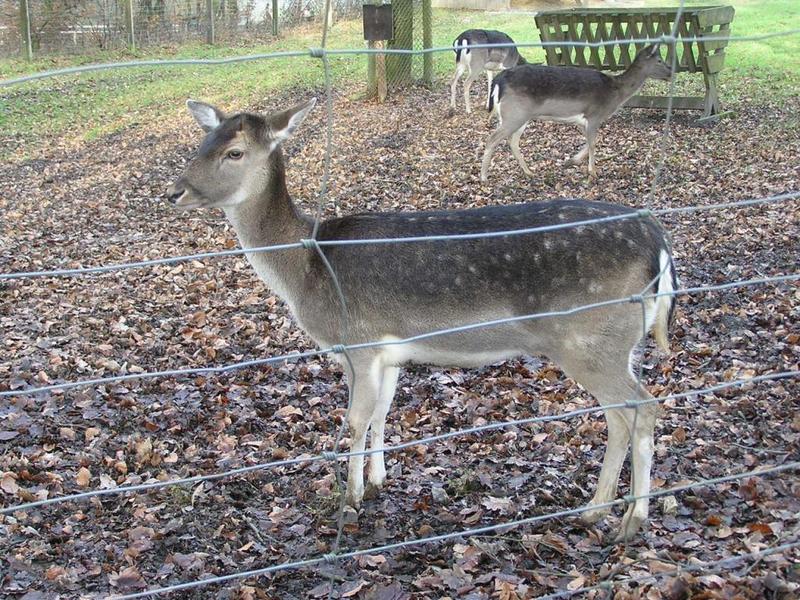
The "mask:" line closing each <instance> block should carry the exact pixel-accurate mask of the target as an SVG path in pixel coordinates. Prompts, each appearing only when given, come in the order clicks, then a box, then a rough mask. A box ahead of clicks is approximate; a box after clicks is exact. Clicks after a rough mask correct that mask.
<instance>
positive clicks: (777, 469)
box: [0, 2, 800, 598]
mask: <svg viewBox="0 0 800 600" xmlns="http://www.w3.org/2000/svg"><path fill="white" fill-rule="evenodd" d="M406 6H407V7H408V8H406V9H405V10H407V11H408V13H407V14H410V15H413V14H414V12H413V11H414V10H416V8H415V7H417V3H416V2H408V3H407V5H406ZM419 7H421V3H419ZM293 10H296V9H293ZM187 14H188V13H187ZM198 14H199V13H198ZM411 18H413V16H412V17H411ZM191 22H192V21H191V19H189V18H187V19H186V20H185V21H184V25H182V26H181V27H183V29H180V28H179V29H180V31H181V33H180V35H187V36H188V35H190V29H191V27H190V23H191ZM198 22H199V21H198ZM237 27H238V25H237ZM145 29H146V27H145ZM42 31H44V30H42ZM109 31H110V29H109ZM152 31H153V36H154V37H153V39H157V36H159V35H163V36H167V35H178V30H176V29H174V28H173V27H172V26H170V27H169V28H167V29H161V25H159V26H155V25H153V29H152ZM198 31H199V29H198ZM159 32H161V33H159ZM100 33H101V31H100V30H98V31H95V34H100ZM87 35H88V34H87ZM42 39H43V40H44V39H45V38H44V37H43V38H42ZM643 41H644V40H643ZM663 41H664V43H667V44H669V43H674V42H675V40H674V38H672V39H670V37H669V36H665V37H664V39H663ZM75 43H77V42H75ZM402 43H403V44H407V45H408V47H406V46H401V47H395V48H390V49H388V50H387V55H389V56H392V57H393V58H395V59H396V60H397V62H396V67H395V68H396V69H397V72H398V73H405V74H408V73H414V72H417V73H418V72H423V73H424V69H425V66H424V58H425V57H427V56H430V55H431V53H432V52H434V51H436V52H440V53H449V52H451V49H450V48H439V49H435V50H431V51H427V50H424V49H421V48H420V46H419V45H418V44H419V43H423V44H424V43H425V42H424V41H423V42H420V41H419V39H418V38H416V34H415V37H414V39H412V40H404V41H402ZM561 43H562V44H563V42H561ZM581 45H585V44H581ZM45 47H46V46H45ZM364 53H365V51H364V50H363V49H353V50H336V49H332V50H326V49H313V50H310V51H308V52H294V53H293V52H283V53H276V54H271V55H262V56H258V57H237V58H232V59H223V60H226V61H227V60H230V61H238V60H254V59H256V58H257V59H267V58H276V57H280V58H288V57H292V56H311V57H314V58H318V59H320V60H321V63H322V68H323V70H324V79H325V82H326V92H327V101H328V102H327V105H326V113H327V125H328V129H327V132H326V135H327V137H328V143H327V145H326V152H325V159H326V165H325V168H324V174H323V178H322V182H321V193H320V195H319V203H320V206H322V203H323V202H324V201H325V196H326V189H327V186H328V183H329V181H328V180H329V176H330V165H329V161H330V158H331V153H332V151H333V150H332V145H331V143H330V136H331V129H330V128H331V126H332V123H333V120H334V110H333V106H334V105H333V102H332V98H331V85H330V72H329V59H330V57H332V56H336V55H342V54H364ZM373 54H374V52H373ZM414 61H418V62H414ZM219 62H220V61H203V60H188V61H184V63H183V64H219ZM143 64H146V65H148V66H152V65H158V64H175V61H161V62H159V61H151V62H148V63H130V64H128V65H118V66H119V67H123V66H128V67H130V66H136V65H143ZM94 68H109V66H108V65H105V66H97V67H95V66H88V67H81V68H76V69H66V70H62V71H59V72H56V73H51V74H41V73H40V74H34V75H32V76H24V77H20V78H17V79H14V80H7V81H5V82H1V83H0V85H3V86H8V85H19V84H22V83H25V82H27V81H31V80H35V79H39V78H43V77H47V76H52V75H60V74H67V73H79V72H81V71H86V70H91V69H94ZM403 77H405V75H403ZM668 127H669V119H667V122H666V125H665V132H666V130H667V128H668ZM665 153H666V148H665V146H664V145H663V144H662V148H661V164H663V160H664V156H665ZM658 173H659V169H657V170H656V176H655V178H654V181H653V188H655V187H656V186H657V184H658ZM799 198H800V192H791V193H786V194H781V195H776V196H770V197H762V198H755V199H752V200H745V201H736V202H730V203H725V204H717V205H707V204H706V205H703V204H697V205H693V206H688V207H675V208H669V209H660V210H650V209H647V208H645V209H642V210H639V211H634V212H631V213H629V214H625V215H623V216H620V217H613V218H599V219H592V220H589V221H580V222H570V223H561V224H558V225H553V226H548V227H538V228H528V229H520V230H509V231H488V232H485V233H478V234H464V235H424V236H415V237H403V238H374V239H358V240H317V239H316V236H315V235H313V234H312V236H311V237H310V238H308V239H298V240H297V241H296V242H294V243H291V244H282V245H275V246H268V247H259V248H248V249H247V250H246V251H245V250H224V251H220V252H207V253H202V254H194V255H190V256H189V255H187V256H173V257H164V258H159V259H155V260H146V261H137V262H132V263H124V264H109V265H103V266H98V267H86V268H68V269H49V270H47V269H45V270H36V271H26V272H10V273H0V281H12V280H23V285H24V280H27V279H31V278H41V277H75V276H89V275H96V274H102V273H109V272H117V271H120V270H124V269H133V268H136V269H146V268H149V267H153V266H157V265H165V264H177V263H180V262H186V261H195V260H206V259H210V258H224V257H229V256H236V255H241V254H244V253H245V252H247V253H253V252H285V251H288V250H298V249H305V250H306V251H308V252H315V253H318V254H319V255H320V256H321V257H322V258H323V259H324V258H325V250H326V248H329V247H330V246H335V245H354V246H361V245H368V244H421V243H430V242H442V243H448V242H453V241H456V240H469V239H491V238H499V237H506V236H532V235H541V234H543V233H546V232H550V231H555V230H563V229H571V228H577V227H585V226H589V225H600V224H606V223H612V222H614V221H620V220H625V219H642V218H648V217H650V216H652V215H667V214H678V213H696V212H701V211H723V210H734V209H745V208H748V207H754V206H761V205H768V204H771V205H775V204H781V205H794V203H796V202H797V200H798V199H799ZM319 218H320V217H319V214H318V215H317V221H316V223H317V224H318V223H319ZM316 231H317V227H316V226H315V228H314V232H315V233H316ZM329 274H330V275H331V277H332V279H333V280H334V282H336V273H335V272H334V271H333V270H332V269H329ZM799 278H800V273H785V274H783V275H774V276H770V277H763V278H759V279H751V280H738V281H737V280H732V281H726V282H724V283H720V284H717V285H708V286H698V287H685V288H678V289H675V290H672V291H669V292H658V291H655V292H654V291H652V290H650V289H648V288H645V289H643V290H642V291H641V293H640V294H637V295H634V296H626V297H620V298H613V299H609V300H607V301H604V302H601V303H590V304H580V305H576V306H573V307H571V308H569V309H565V310H560V311H553V312H547V313H536V314H528V315H515V316H513V317H505V318H501V319H496V320H492V321H486V322H476V323H465V324H464V325H462V326H459V327H454V328H448V329H443V330H439V331H426V332H420V333H419V335H417V336H414V337H412V338H407V339H400V340H394V341H391V342H387V341H386V340H373V341H369V342H364V343H358V344H352V343H348V342H349V340H348V336H347V335H346V332H344V333H343V336H342V339H341V343H340V344H337V345H334V346H331V347H329V348H322V349H320V350H315V351H309V352H304V353H295V354H287V355H281V356H273V357H268V358H265V359H251V360H247V361H242V362H239V363H235V364H225V365H220V366H215V367H208V368H201V369H182V370H165V371H151V372H142V373H133V374H130V375H125V376H108V377H101V378H96V379H91V380H75V381H67V382H62V383H55V384H51V385H44V386H23V387H18V388H16V389H6V390H2V391H0V398H8V397H17V396H31V395H34V394H45V393H52V392H56V391H63V390H68V389H73V388H79V387H89V388H98V387H100V386H106V385H108V384H111V383H114V382H119V381H126V380H132V379H148V378H163V377H185V376H188V375H196V374H208V373H219V372H225V371H230V370H234V369H239V368H243V367H247V366H257V365H263V364H270V363H279V362H282V361H286V360H299V359H303V358H307V357H310V356H313V355H318V354H331V353H332V354H339V355H343V356H344V357H345V358H346V359H347V360H349V358H348V354H349V353H352V352H355V351H358V350H361V349H365V348H371V347H380V346H386V345H389V344H395V345H403V344H410V343H413V342H416V341H419V340H422V339H426V338H430V337H436V336H444V335H452V334H455V333H459V332H463V331H466V330H472V329H477V328H490V327H496V326H499V325H503V324H508V323H511V322H515V321H521V320H534V319H550V318H556V317H559V316H564V315H567V314H573V313H575V312H581V311H591V310H595V309H598V308H602V307H604V306H608V305H609V304H622V303H633V304H642V305H643V303H644V301H646V300H652V299H655V298H658V297H661V296H665V295H666V296H670V297H677V296H684V295H692V294H706V293H713V292H717V291H720V290H723V289H730V288H739V287H749V286H765V285H774V286H795V287H796V281H797V279H799ZM337 287H338V282H337ZM648 287H649V286H648ZM339 293H340V295H341V296H342V303H343V304H344V303H345V302H346V298H344V294H342V291H341V288H339ZM643 329H644V331H645V333H646V331H647V326H646V324H645V323H643ZM799 376H800V371H780V372H771V373H764V374H761V375H758V376H755V377H750V378H746V379H737V380H733V381H728V382H724V383H720V384H718V385H715V386H705V387H701V388H699V389H693V390H690V391H687V392H680V393H676V394H670V395H666V396H663V397H660V398H655V399H653V400H651V401H641V400H636V399H631V398H620V399H619V400H620V402H619V404H617V405H613V406H605V407H602V408H601V407H597V408H591V409H581V410H577V411H571V412H568V413H562V414H558V415H552V416H543V417H537V418H533V419H525V420H519V419H517V420H513V419H511V420H508V421H504V422H501V423H490V424H487V425H482V426H479V427H473V428H470V429H466V430H459V431H451V432H447V433H443V434H441V435H437V436H429V437H426V438H420V439H416V440H413V441H409V442H406V443H403V444H397V445H394V446H386V447H383V448H378V449H370V450H365V451H360V452H355V453H354V452H340V451H339V447H338V441H340V440H341V434H342V431H343V428H344V426H345V423H346V419H343V421H342V428H341V429H340V430H339V435H338V437H337V443H336V444H334V446H333V448H332V449H331V450H330V451H326V452H323V453H321V454H319V455H316V456H302V457H293V458H287V459H284V460H278V461H272V462H269V463H262V464H258V465H252V466H247V467H244V468H238V469H229V470H221V471H219V472H216V473H213V474H207V475H200V476H196V477H186V478H181V479H174V480H169V481H148V482H144V483H142V484H140V485H132V486H120V487H116V488H113V489H103V490H93V491H90V492H86V493H80V494H71V495H66V496H61V497H54V498H42V499H38V500H34V501H31V502H26V503H24V504H17V505H10V506H6V507H3V508H2V509H0V514H3V515H14V514H15V513H17V512H19V511H26V510H30V509H33V508H37V507H43V506H47V505H53V504H61V503H66V502H77V501H81V500H85V499H88V498H93V497H96V496H101V495H103V496H104V495H112V494H124V493H135V492H143V491H148V490H152V489H157V488H163V487H170V486H177V485H185V484H191V483H197V482H201V481H208V480H213V479H217V478H223V477H231V476H235V475H241V474H243V473H247V472H251V471H261V470H268V469H273V468H278V467H284V466H289V465H308V464H310V463H313V462H319V461H331V462H332V463H333V465H334V468H335V469H337V477H339V473H338V469H339V463H340V461H341V460H343V459H348V458H351V457H352V456H354V455H371V454H375V453H378V452H381V453H382V452H396V451H399V450H403V449H405V448H409V447H412V446H415V445H419V444H433V443H436V442H439V441H441V440H443V439H447V438H449V437H455V436H463V435H469V434H479V433H482V432H485V431H490V430H493V429H500V428H506V427H512V426H522V425H528V424H532V423H540V422H545V421H548V420H554V419H559V420H563V419H570V418H574V417H577V416H579V415H582V414H587V413H592V412H600V411H603V410H611V409H615V408H616V409H626V410H633V411H635V413H636V414H637V415H638V411H639V409H640V408H641V407H642V406H644V405H646V404H649V403H656V402H665V401H667V400H675V399H678V398H682V397H687V396H697V395H709V394H714V393H715V392H717V391H720V390H722V389H728V388H736V387H739V386H752V385H768V384H770V383H771V382H776V381H780V380H792V379H795V378H798V377H799ZM639 377H640V380H641V371H640V373H639ZM351 383H352V382H351ZM798 467H800V463H798V462H793V461H790V462H785V463H783V464H774V465H762V466H761V467H759V468H756V469H750V470H746V471H742V472H739V473H732V474H730V475H726V476H723V477H717V478H706V479H699V480H697V481H696V482H693V483H690V484H686V485H682V486H674V487H671V488H665V489H661V490H655V491H651V492H650V493H648V494H647V495H646V496H643V497H646V498H648V499H649V498H657V497H661V496H664V495H670V494H675V493H679V492H682V491H686V490H690V489H694V488H697V487H700V486H715V485H718V484H722V483H725V482H730V481H736V480H741V479H744V478H748V477H762V476H764V477H765V476H771V475H775V476H780V475H781V474H783V475H787V474H793V473H795V472H796V470H797V469H798ZM640 498H642V497H637V496H634V495H632V494H630V495H627V496H625V497H623V498H620V499H617V500H614V501H612V502H610V503H608V505H607V506H608V507H614V506H628V505H630V504H632V503H633V502H635V501H636V500H637V499H640ZM342 506H343V505H342ZM597 507H598V506H594V507H591V508H597ZM589 508H590V507H583V508H577V509H566V510H563V511H559V512H550V513H545V514H541V515H536V516H532V517H528V518H524V519H518V520H513V521H502V522H500V523H497V524H495V525H491V526H486V527H479V528H472V529H463V530H459V531H457V532H454V533H448V534H444V535H438V536H436V535H434V536H428V537H421V538H416V539H409V540H404V541H401V542H397V543H393V544H386V545H382V546H375V547H369V548H363V549H357V550H352V551H346V552H339V549H338V539H339V538H340V537H341V533H342V521H341V518H340V519H339V531H338V537H337V544H335V545H334V547H333V548H332V551H331V552H329V553H326V554H323V555H318V556H314V557H312V558H308V559H304V560H299V561H293V562H285V563H280V564H275V565H270V566H268V567H264V568H260V569H253V570H248V571H241V572H233V573H230V574H228V575H224V576H216V577H210V578H206V579H203V580H196V581H188V582H185V583H181V584H175V585H171V586H165V587H163V588H155V589H150V590H146V591H143V592H140V593H134V594H128V595H123V596H119V597H120V598H138V597H146V596H151V595H155V594H161V593H167V592H171V591H179V590H184V589H194V588H198V587H202V586H207V585H212V584H215V583H221V582H225V581H230V580H233V579H241V578H245V577H253V576H257V575H263V574H268V573H275V572H278V571H284V570H290V569H298V568H307V567H312V566H316V565H321V564H325V563H331V562H335V561H337V560H344V559H348V558H354V557H357V556H360V555H364V554H375V553H379V552H388V551H391V550H395V549H400V548H404V547H408V546H416V545H419V544H425V543H435V542H441V541H443V540H447V539H454V538H461V537H466V536H470V535H478V534H481V533H486V532H491V531H496V530H498V529H507V528H510V527H518V526H522V525H527V524H531V523H536V522H540V521H545V520H549V519H554V518H559V517H566V516H571V515H577V514H580V513H581V512H584V511H586V510H588V509H589ZM340 509H341V507H340ZM783 542H784V543H781V544H775V545H774V547H772V548H768V549H766V550H762V551H757V552H751V553H748V554H743V555H741V556H736V557H730V558H726V559H722V560H720V561H717V562H713V563H705V564H702V565H687V566H682V567H681V568H680V569H678V570H676V573H679V572H681V571H683V572H691V571H692V570H701V569H702V570H713V569H720V568H725V567H726V566H730V565H732V564H735V563H737V562H741V561H744V560H758V559H759V558H761V557H763V556H767V555H769V554H771V553H777V552H785V551H788V550H792V549H795V548H797V547H798V546H800V542H799V541H797V540H796V536H795V537H794V538H792V539H787V540H783ZM661 575H669V573H662V574H661ZM655 577H656V576H654V575H649V576H648V577H647V578H646V579H649V580H652V579H654V578H655ZM637 580H642V578H638V579H637V578H624V579H620V580H610V581H607V582H604V583H603V584H600V585H597V586H589V587H580V588H576V589H570V590H564V591H559V592H556V593H554V594H549V595H547V596H544V597H546V598H559V597H569V596H573V595H576V594H581V593H585V592H588V591H592V590H594V589H601V590H602V589H609V590H613V588H614V586H615V585H619V584H623V583H627V582H634V581H637Z"/></svg>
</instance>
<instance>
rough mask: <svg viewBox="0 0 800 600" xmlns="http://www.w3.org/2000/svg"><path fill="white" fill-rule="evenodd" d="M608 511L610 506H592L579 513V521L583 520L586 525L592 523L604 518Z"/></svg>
mask: <svg viewBox="0 0 800 600" xmlns="http://www.w3.org/2000/svg"><path fill="white" fill-rule="evenodd" d="M610 512H611V508H609V507H606V508H593V509H591V510H587V511H585V512H583V513H581V521H583V523H584V524H586V525H594V524H595V523H597V522H599V521H602V520H603V519H605V518H606V517H607V516H608V515H609V513H610Z"/></svg>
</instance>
